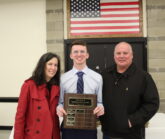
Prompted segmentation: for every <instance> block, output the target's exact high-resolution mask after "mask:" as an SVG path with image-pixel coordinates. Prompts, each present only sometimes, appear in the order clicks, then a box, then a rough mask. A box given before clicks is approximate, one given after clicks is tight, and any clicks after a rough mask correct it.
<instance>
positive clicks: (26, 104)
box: [14, 80, 60, 139]
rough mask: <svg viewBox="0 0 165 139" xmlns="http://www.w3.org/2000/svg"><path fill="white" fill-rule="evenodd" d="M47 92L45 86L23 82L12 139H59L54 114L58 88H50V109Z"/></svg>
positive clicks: (57, 124)
mask: <svg viewBox="0 0 165 139" xmlns="http://www.w3.org/2000/svg"><path fill="white" fill-rule="evenodd" d="M47 91H48V90H47V88H46V84H43V85H40V86H38V87H37V86H36V84H35V83H34V81H33V80H27V81H25V82H24V84H23V86H22V88H21V93H20V97H19V102H18V107H17V113H16V117H15V125H14V139H60V129H59V118H58V116H57V114H56V106H57V104H58V99H59V87H58V86H56V85H53V86H52V89H51V98H50V102H49V103H50V108H49V105H48V101H47V99H46V93H47ZM52 136H53V138H52Z"/></svg>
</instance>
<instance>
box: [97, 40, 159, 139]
mask: <svg viewBox="0 0 165 139" xmlns="http://www.w3.org/2000/svg"><path fill="white" fill-rule="evenodd" d="M114 61H115V65H113V66H112V67H110V68H108V69H106V70H105V71H103V73H102V77H103V105H104V109H105V114H104V115H103V116H102V117H101V118H100V120H101V124H102V132H103V139H144V125H145V123H146V122H147V121H148V120H149V119H150V118H151V117H152V116H153V115H154V114H155V113H156V112H157V110H158V108H159V95H158V91H157V88H156V85H155V83H154V81H153V79H152V77H151V75H150V74H149V73H147V72H145V71H142V70H141V69H138V67H136V65H135V64H134V63H133V62H132V61H133V50H132V47H131V45H130V44H129V43H127V42H120V43H118V44H117V45H116V46H115V49H114Z"/></svg>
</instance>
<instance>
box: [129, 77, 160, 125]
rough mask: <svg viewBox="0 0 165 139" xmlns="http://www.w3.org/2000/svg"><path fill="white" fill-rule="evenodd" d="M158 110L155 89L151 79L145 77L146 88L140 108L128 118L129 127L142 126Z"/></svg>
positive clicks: (157, 97) (157, 98) (157, 96)
mask: <svg viewBox="0 0 165 139" xmlns="http://www.w3.org/2000/svg"><path fill="white" fill-rule="evenodd" d="M158 108H159V95H158V91H157V87H156V85H155V83H154V81H153V79H152V77H151V76H150V75H149V74H147V75H146V88H145V92H144V95H143V97H142V104H141V107H140V108H139V109H138V110H137V111H136V112H135V113H133V114H132V115H130V116H129V121H130V124H131V126H134V125H144V124H145V123H146V122H147V121H148V120H149V119H150V118H152V116H153V115H154V114H155V113H156V112H157V110H158Z"/></svg>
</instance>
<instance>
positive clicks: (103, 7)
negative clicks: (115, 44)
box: [69, 0, 140, 36]
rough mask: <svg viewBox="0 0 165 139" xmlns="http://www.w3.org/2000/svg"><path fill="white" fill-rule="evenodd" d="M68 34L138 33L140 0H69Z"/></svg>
mask: <svg viewBox="0 0 165 139" xmlns="http://www.w3.org/2000/svg"><path fill="white" fill-rule="evenodd" d="M69 30H70V35H71V36H79V35H112V34H137V33H140V0H70V27H69Z"/></svg>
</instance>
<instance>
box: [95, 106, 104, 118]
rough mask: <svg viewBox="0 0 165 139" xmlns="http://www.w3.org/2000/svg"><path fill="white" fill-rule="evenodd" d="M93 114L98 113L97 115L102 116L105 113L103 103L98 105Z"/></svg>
mask: <svg viewBox="0 0 165 139" xmlns="http://www.w3.org/2000/svg"><path fill="white" fill-rule="evenodd" d="M93 114H96V116H97V117H99V116H101V115H103V114H104V107H103V106H102V105H100V106H97V107H96V108H95V109H94V111H93Z"/></svg>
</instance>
